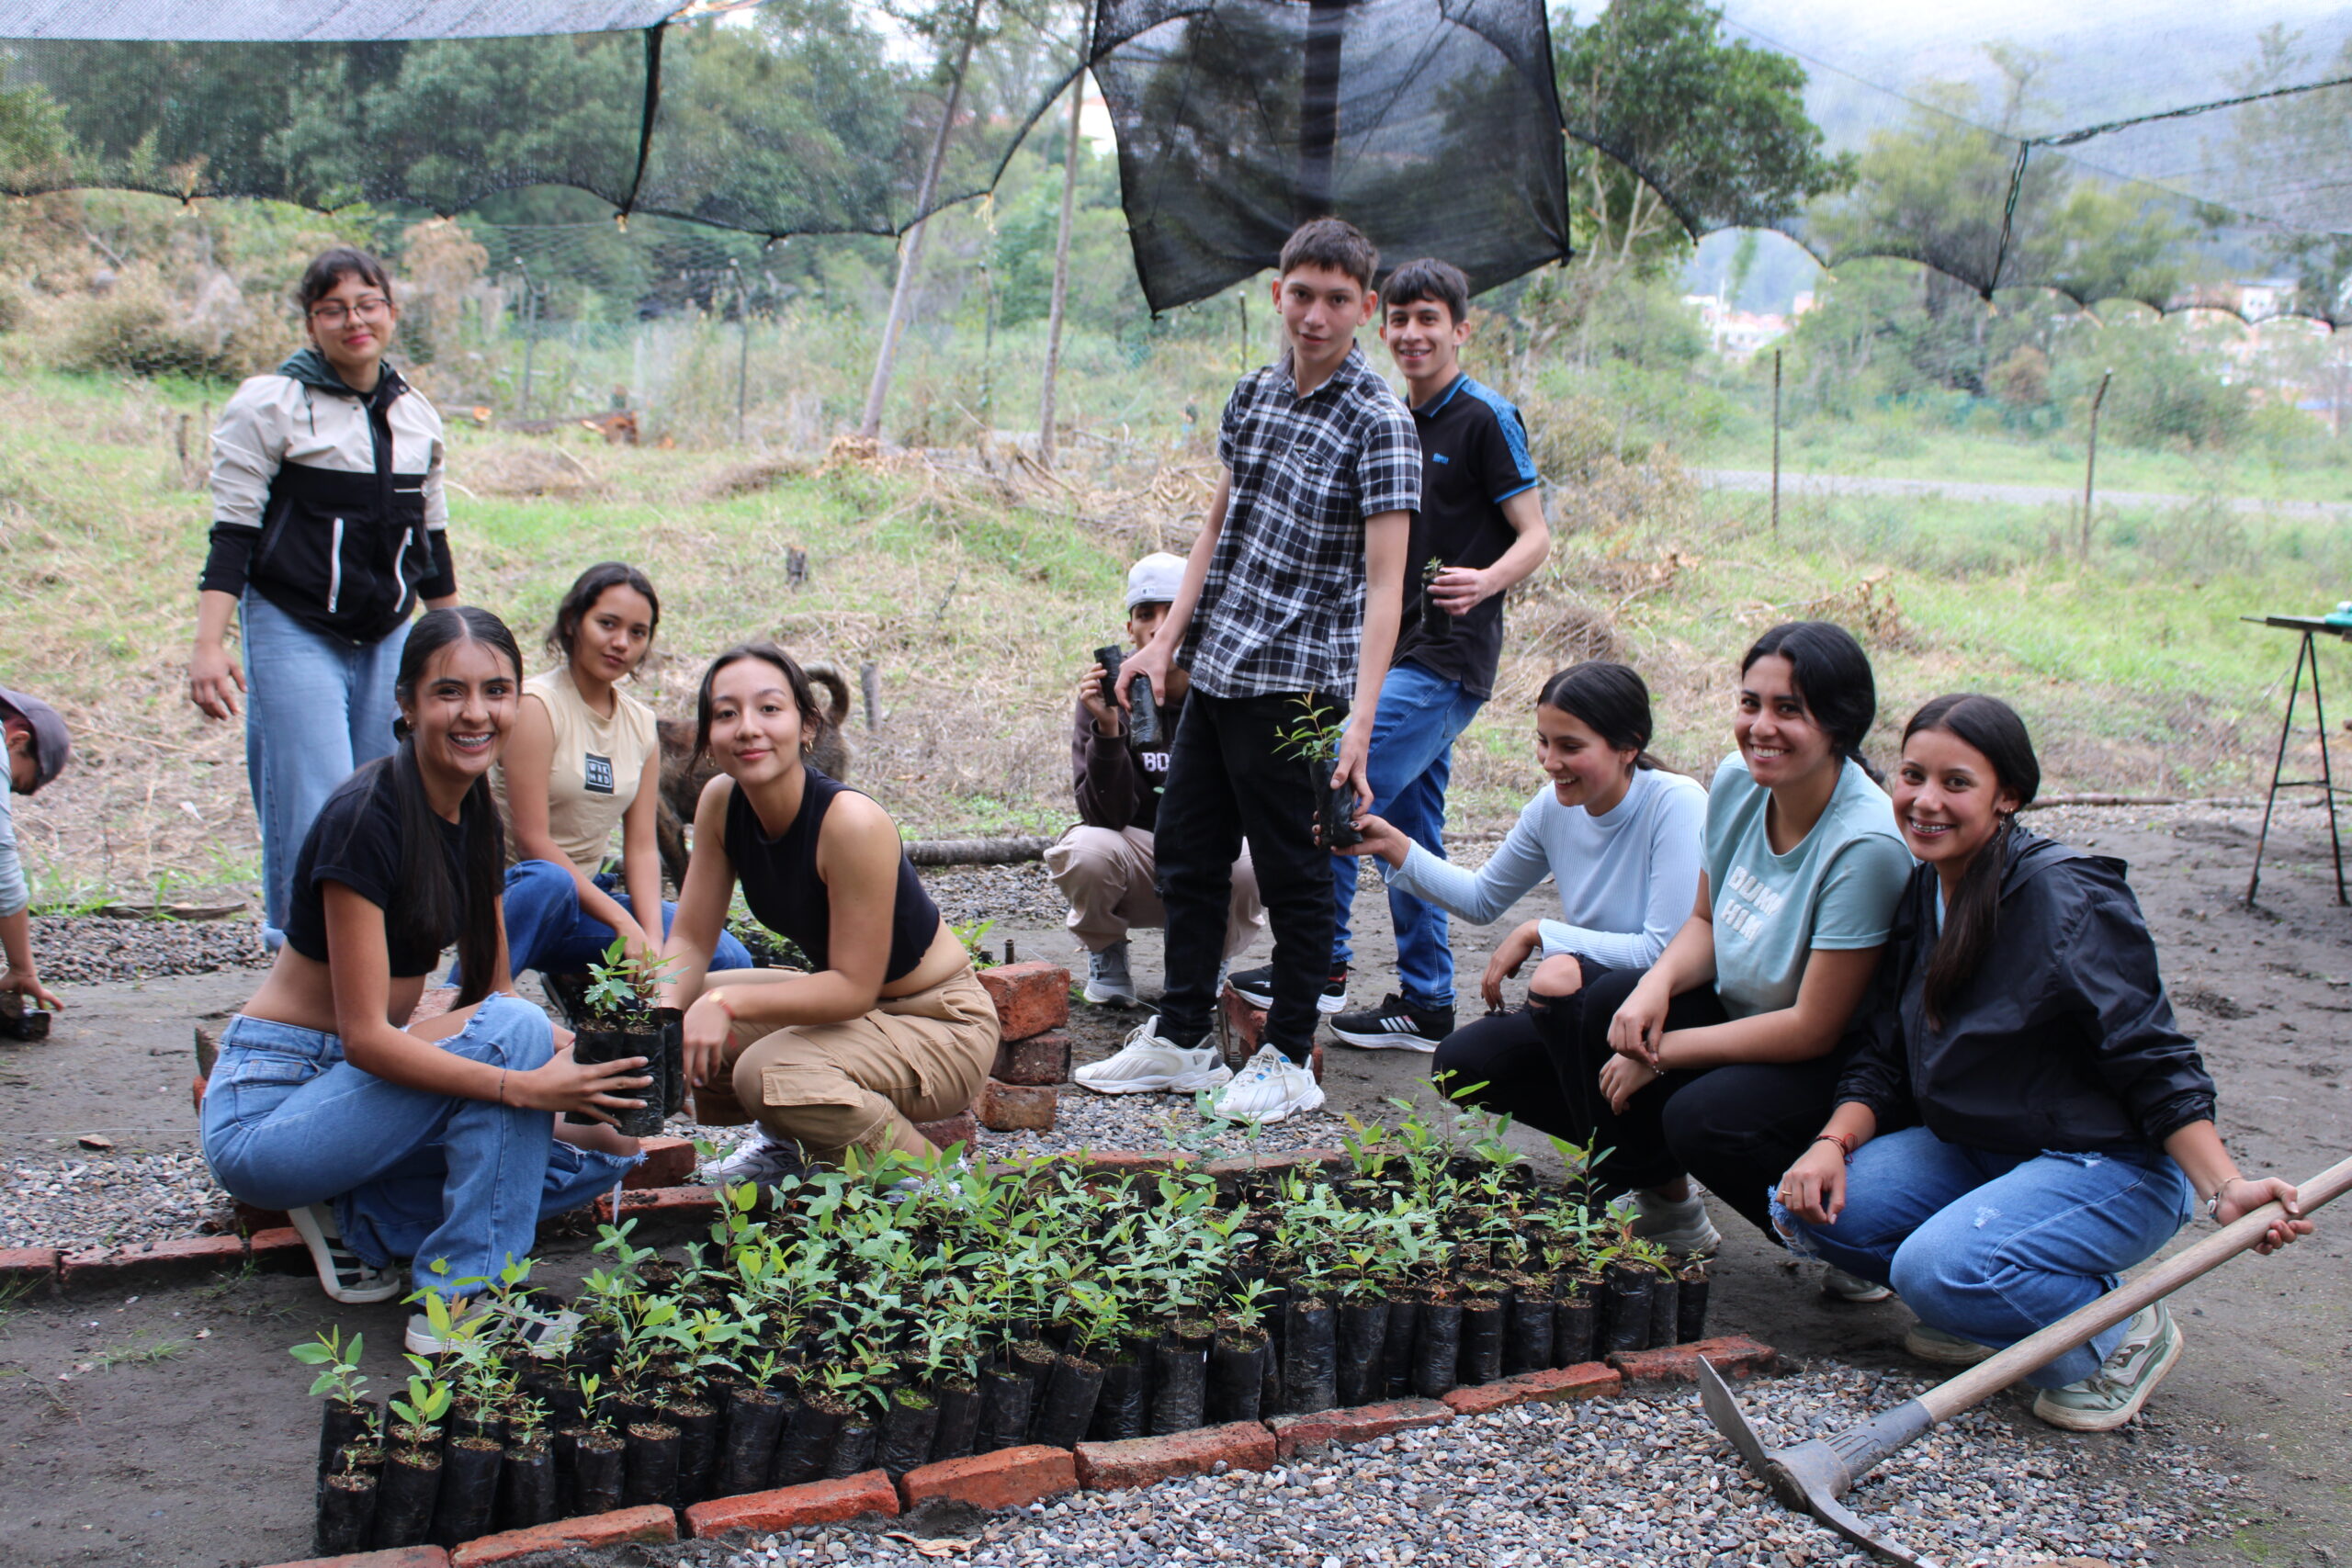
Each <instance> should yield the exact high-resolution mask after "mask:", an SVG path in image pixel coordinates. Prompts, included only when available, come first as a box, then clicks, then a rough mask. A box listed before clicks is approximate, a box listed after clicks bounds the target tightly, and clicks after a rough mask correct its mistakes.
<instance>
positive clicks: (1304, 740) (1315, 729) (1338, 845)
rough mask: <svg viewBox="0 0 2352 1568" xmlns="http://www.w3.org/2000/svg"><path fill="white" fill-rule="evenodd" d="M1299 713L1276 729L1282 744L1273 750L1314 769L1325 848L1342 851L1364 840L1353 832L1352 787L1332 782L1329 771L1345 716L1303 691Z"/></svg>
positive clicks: (1319, 827) (1321, 833) (1321, 831)
mask: <svg viewBox="0 0 2352 1568" xmlns="http://www.w3.org/2000/svg"><path fill="white" fill-rule="evenodd" d="M1296 700H1297V703H1298V708H1299V716H1298V718H1297V719H1296V720H1295V721H1294V722H1293V723H1292V725H1291V727H1290V728H1288V729H1284V730H1280V731H1278V732H1277V734H1278V736H1279V739H1281V742H1282V743H1281V744H1280V745H1279V746H1277V747H1275V749H1274V754H1275V755H1276V756H1280V757H1295V758H1296V759H1297V760H1298V761H1303V762H1305V763H1306V764H1307V765H1308V766H1310V767H1312V768H1315V769H1317V776H1318V777H1320V779H1321V780H1322V790H1323V796H1322V809H1321V811H1320V812H1319V813H1318V815H1317V829H1318V830H1319V833H1320V835H1321V838H1322V841H1323V846H1324V848H1326V849H1335V850H1343V849H1346V848H1347V847H1348V846H1349V845H1351V844H1360V843H1362V842H1363V834H1362V833H1359V832H1357V831H1356V823H1355V816H1356V813H1355V806H1356V792H1355V786H1354V785H1352V784H1347V783H1344V782H1341V783H1336V784H1335V783H1333V782H1332V778H1331V770H1332V767H1333V765H1334V763H1335V762H1336V761H1337V759H1338V757H1339V754H1340V737H1342V736H1344V735H1345V734H1346V733H1347V728H1348V726H1347V716H1346V715H1345V714H1342V713H1338V712H1335V711H1334V710H1333V709H1331V708H1329V707H1326V706H1324V705H1322V704H1321V703H1319V702H1317V701H1316V699H1315V698H1314V697H1313V696H1311V695H1307V694H1301V695H1300V696H1299V697H1298V698H1297V699H1296Z"/></svg>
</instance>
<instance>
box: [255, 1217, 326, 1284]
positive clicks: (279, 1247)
mask: <svg viewBox="0 0 2352 1568" xmlns="http://www.w3.org/2000/svg"><path fill="white" fill-rule="evenodd" d="M245 1246H246V1248H247V1255H248V1256H250V1257H251V1258H253V1260H254V1268H256V1269H261V1270H262V1271H263V1272H265V1273H269V1274H308V1273H311V1272H312V1271H313V1270H315V1269H317V1267H318V1265H317V1264H316V1263H315V1262H314V1261H312V1259H311V1248H310V1245H309V1244H308V1243H306V1242H305V1241H303V1239H302V1233H301V1232H300V1231H298V1230H296V1229H295V1228H294V1227H293V1226H291V1225H279V1226H278V1227H277V1228H276V1229H274V1230H266V1231H255V1232H254V1234H253V1235H252V1236H251V1237H250V1238H249V1239H248V1240H247V1241H246V1243H245Z"/></svg>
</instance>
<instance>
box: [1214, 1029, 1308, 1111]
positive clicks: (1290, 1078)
mask: <svg viewBox="0 0 2352 1568" xmlns="http://www.w3.org/2000/svg"><path fill="white" fill-rule="evenodd" d="M1322 1104H1323V1086H1322V1085H1321V1084H1319V1083H1317V1082H1316V1081H1315V1074H1314V1072H1313V1071H1312V1070H1311V1069H1310V1068H1308V1067H1307V1066H1306V1065H1305V1064H1304V1063H1300V1062H1294V1061H1292V1060H1291V1059H1290V1058H1289V1057H1288V1056H1286V1055H1283V1050H1282V1047H1280V1046H1279V1045H1261V1046H1259V1047H1258V1054H1257V1055H1254V1056H1252V1057H1250V1059H1249V1060H1248V1061H1246V1062H1244V1063H1242V1064H1241V1075H1240V1077H1237V1078H1235V1079H1234V1080H1233V1081H1232V1082H1231V1083H1229V1084H1227V1085H1226V1086H1225V1088H1224V1089H1220V1090H1219V1091H1218V1092H1217V1095H1216V1099H1214V1100H1211V1101H1210V1102H1209V1114H1210V1115H1212V1116H1221V1117H1223V1118H1224V1119H1225V1120H1227V1121H1228V1122H1260V1123H1261V1124H1271V1123H1272V1122H1287V1121H1289V1120H1290V1119H1291V1118H1292V1117H1293V1116H1295V1115H1297V1114H1298V1113H1299V1112H1300V1111H1315V1110H1319V1109H1320V1108H1321V1107H1322Z"/></svg>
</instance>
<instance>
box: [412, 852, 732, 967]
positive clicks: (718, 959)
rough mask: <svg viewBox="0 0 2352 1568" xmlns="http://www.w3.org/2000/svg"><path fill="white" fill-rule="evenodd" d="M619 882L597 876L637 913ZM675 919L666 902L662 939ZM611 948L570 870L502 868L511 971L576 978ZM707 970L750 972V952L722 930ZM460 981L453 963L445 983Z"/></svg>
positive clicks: (545, 864)
mask: <svg viewBox="0 0 2352 1568" xmlns="http://www.w3.org/2000/svg"><path fill="white" fill-rule="evenodd" d="M618 882H619V878H617V877H615V876H612V875H610V874H605V875H602V876H599V877H597V878H596V886H599V887H601V888H603V889H604V890H605V892H607V893H610V894H612V896H613V901H614V902H615V903H616V904H618V905H619V906H620V907H621V908H624V909H627V910H628V912H629V913H630V914H631V915H632V916H633V915H635V914H636V913H637V910H636V908H634V907H633V906H631V905H630V903H629V901H628V894H626V893H623V892H619V891H617V884H618ZM677 916H678V907H677V906H676V905H675V904H673V903H669V902H667V901H666V900H665V901H664V902H663V903H662V935H663V936H665V937H666V936H668V935H669V934H670V922H671V921H672V920H673V919H677ZM648 934H650V933H648ZM612 944H613V928H612V927H610V926H608V925H606V924H605V922H604V921H602V920H600V919H597V918H596V917H595V916H594V915H592V914H589V913H588V912H587V911H586V910H584V909H582V908H581V907H580V884H578V883H577V882H574V881H573V880H572V879H571V867H570V866H566V865H558V864H556V863H554V862H553V861H544V860H523V861H516V862H515V863H514V864H513V865H510V866H508V867H507V868H506V966H507V967H508V968H509V969H510V970H512V971H513V972H514V973H515V974H517V975H520V974H522V973H523V972H524V971H525V970H526V969H537V971H539V972H540V973H541V974H543V975H577V974H579V973H580V972H581V971H582V970H584V969H586V968H587V967H588V965H589V964H594V963H595V962H596V961H597V960H599V959H601V958H603V957H604V956H605V949H606V948H607V947H610V946H611V945H612ZM710 967H711V969H712V971H713V972H714V973H715V972H717V971H718V970H721V969H749V968H751V967H752V954H751V953H750V951H749V950H747V949H746V948H745V947H744V946H743V944H742V943H741V942H738V941H736V940H735V938H734V937H732V936H730V935H729V934H728V933H727V932H725V931H721V932H719V933H718V946H717V947H715V948H713V949H712V950H711V954H710ZM460 979H461V976H459V975H458V966H457V965H456V964H451V965H450V966H449V981H448V983H449V984H450V985H452V986H454V985H457V984H458V983H459V981H460Z"/></svg>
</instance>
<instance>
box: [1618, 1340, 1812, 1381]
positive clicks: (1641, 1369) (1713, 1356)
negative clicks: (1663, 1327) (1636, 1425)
mask: <svg viewBox="0 0 2352 1568" xmlns="http://www.w3.org/2000/svg"><path fill="white" fill-rule="evenodd" d="M1702 1356H1703V1357H1705V1358H1706V1359H1707V1360H1708V1362H1709V1363H1710V1364H1711V1365H1713V1368H1714V1369H1715V1371H1719V1372H1721V1373H1723V1374H1724V1376H1725V1377H1727V1378H1746V1377H1753V1376H1755V1375H1756V1374H1757V1373H1758V1372H1765V1371H1771V1370H1772V1365H1773V1363H1774V1362H1775V1361H1777V1360H1778V1359H1780V1357H1779V1353H1778V1352H1777V1351H1775V1350H1774V1349H1773V1348H1772V1347H1770V1345H1759V1344H1758V1343H1757V1342H1756V1341H1755V1340H1753V1339H1750V1338H1748V1337H1747V1336H1745V1335H1740V1334H1728V1335H1724V1337H1721V1338H1716V1339H1700V1340H1694V1341H1693V1342H1691V1344H1688V1345H1674V1346H1669V1347H1668V1348H1663V1349H1657V1350H1619V1351H1616V1352H1615V1353H1613V1354H1612V1355H1611V1356H1610V1358H1609V1364H1610V1365H1611V1366H1612V1367H1614V1368H1616V1369H1617V1370H1618V1371H1621V1372H1623V1373H1624V1374H1625V1381H1626V1382H1698V1381H1699V1359H1700V1358H1701V1357H1702Z"/></svg>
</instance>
